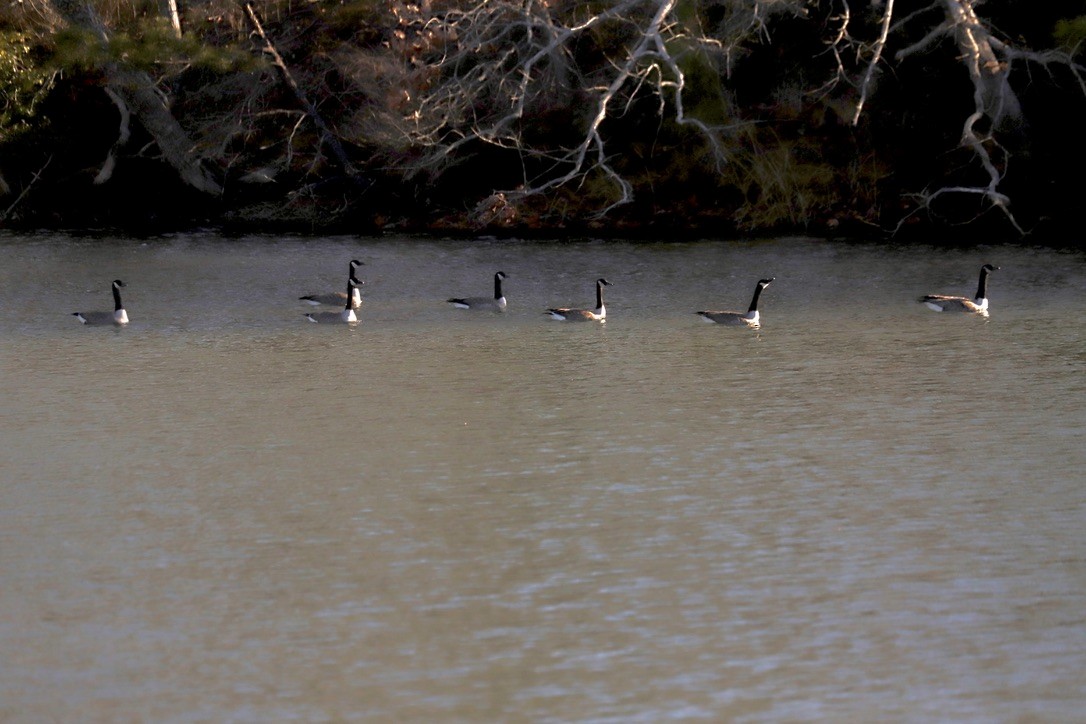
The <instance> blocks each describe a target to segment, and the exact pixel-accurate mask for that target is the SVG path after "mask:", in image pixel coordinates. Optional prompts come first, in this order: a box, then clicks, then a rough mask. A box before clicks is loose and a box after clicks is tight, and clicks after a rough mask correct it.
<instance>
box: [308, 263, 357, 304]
mask: <svg viewBox="0 0 1086 724" xmlns="http://www.w3.org/2000/svg"><path fill="white" fill-rule="evenodd" d="M360 266H365V264H363V263H362V262H360V261H358V260H357V259H351V272H350V275H349V276H348V279H350V280H352V281H354V283H355V285H356V286H355V287H354V288H353V289H354V291H353V292H351V307H352V308H354V309H358V308H359V307H361V306H362V292H361V291H359V289H358V286H357V285H360V284H365V282H363V281H362V280H360V279H359V278H358V277H357V276H355V270H356V269H358V267H360ZM298 299H299V300H301V301H303V302H306V303H308V304H312V305H313V306H315V307H316V306H320V305H321V304H327V305H328V306H330V307H338V306H341V305H343V304H344V303H345V302H346V301H347V295H346V294H344V293H343V292H328V293H327V294H307V295H306V296H304V297H298Z"/></svg>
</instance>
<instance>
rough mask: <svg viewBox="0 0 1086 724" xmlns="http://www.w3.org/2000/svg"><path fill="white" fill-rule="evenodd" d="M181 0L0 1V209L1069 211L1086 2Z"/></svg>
mask: <svg viewBox="0 0 1086 724" xmlns="http://www.w3.org/2000/svg"><path fill="white" fill-rule="evenodd" d="M900 5H901V4H900V3H899V6H900ZM177 11H178V14H177V16H176V17H177V22H176V23H175V22H173V15H172V14H171V2H170V0H161V2H159V4H153V3H147V2H146V0H95V2H93V3H91V2H82V1H81V0H20V1H18V2H8V3H5V4H4V5H3V6H0V226H7V227H22V228H41V227H51V228H75V229H82V228H100V227H111V228H117V229H122V230H127V231H134V232H141V231H161V230H168V229H184V228H192V227H198V226H214V227H220V228H225V229H244V230H257V229H261V230H274V229H291V230H312V231H351V232H360V233H365V232H373V231H378V230H381V229H385V228H395V229H399V230H410V231H440V232H442V233H458V232H463V233H479V232H481V231H487V232H495V231H504V232H506V233H516V234H522V235H524V234H531V233H539V234H554V233H592V234H597V235H598V234H607V233H615V234H622V235H636V234H638V233H651V234H659V233H661V232H662V231H663V232H666V233H672V234H684V233H691V234H703V235H716V236H730V235H734V234H740V233H753V234H768V233H796V232H800V233H811V234H836V235H850V236H882V235H897V236H898V237H906V238H907V237H909V236H910V235H919V234H925V235H927V234H931V233H933V232H946V231H947V230H948V229H951V228H952V229H953V230H954V232H953V233H954V234H956V235H958V236H962V237H979V236H985V237H989V238H992V237H1002V238H1014V237H1021V236H1035V237H1042V236H1047V237H1061V238H1067V237H1069V236H1072V235H1074V233H1075V232H1076V231H1077V229H1078V228H1079V227H1080V226H1081V223H1082V222H1081V213H1082V212H1081V199H1082V198H1083V192H1084V190H1086V182H1084V180H1083V179H1084V173H1086V133H1084V131H1083V129H1084V128H1086V67H1084V65H1083V64H1084V62H1086V60H1084V59H1086V50H1084V47H1086V16H1084V15H1083V14H1082V13H1083V6H1082V3H1081V1H1076V2H1068V1H1066V0H1050V1H1049V2H1034V3H1026V2H1000V3H996V2H991V3H985V2H982V0H936V1H935V2H932V3H931V4H930V5H928V6H919V5H916V4H912V3H910V4H909V7H908V8H907V9H904V8H900V7H899V8H898V9H894V3H893V2H887V1H886V0H883V2H844V1H843V0H819V1H809V2H803V1H801V0H716V1H713V0H680V1H677V2H669V1H668V0H642V1H634V0H614V1H612V2H596V3H584V2H563V1H562V0H517V2H509V1H505V0H490V1H488V2H476V3H470V2H469V3H465V2H456V1H455V0H450V1H448V2H442V1H441V0H429V1H427V0H418V2H402V1H401V0H388V1H373V0H343V1H342V2H332V1H328V0H315V1H312V2H297V1H296V0H292V2H283V1H282V0H262V1H261V2H254V3H250V4H240V5H239V4H235V3H230V2H225V1H223V0H207V1H200V2H198V1H191V2H187V3H183V4H180V5H178V6H177ZM906 13H908V14H906Z"/></svg>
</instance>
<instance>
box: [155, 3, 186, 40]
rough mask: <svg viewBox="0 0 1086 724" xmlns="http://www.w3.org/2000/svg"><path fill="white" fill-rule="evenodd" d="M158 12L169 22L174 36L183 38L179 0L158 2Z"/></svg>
mask: <svg viewBox="0 0 1086 724" xmlns="http://www.w3.org/2000/svg"><path fill="white" fill-rule="evenodd" d="M158 11H159V13H161V14H162V17H164V18H166V20H168V21H169V23H170V27H171V28H173V33H174V35H176V36H177V38H178V39H180V38H181V15H180V13H178V11H177V0H158Z"/></svg>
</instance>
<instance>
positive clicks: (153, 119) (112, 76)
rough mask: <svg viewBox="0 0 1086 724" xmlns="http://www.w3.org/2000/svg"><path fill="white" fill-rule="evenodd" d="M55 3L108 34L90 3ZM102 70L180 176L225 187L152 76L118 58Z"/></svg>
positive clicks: (203, 187)
mask: <svg viewBox="0 0 1086 724" xmlns="http://www.w3.org/2000/svg"><path fill="white" fill-rule="evenodd" d="M52 3H53V5H54V7H55V8H56V9H57V11H58V13H59V15H60V16H61V17H62V18H64V20H65V21H67V22H68V23H70V24H72V25H75V26H77V27H81V28H85V29H87V30H91V31H93V32H94V33H95V34H96V35H98V36H100V37H101V38H102V40H103V41H105V40H107V39H108V38H109V31H108V30H107V29H106V27H105V23H103V22H102V19H101V18H100V17H99V16H98V14H97V13H96V12H95V11H94V9H93V8H92V7H91V6H89V5H87V4H84V3H83V2H80V0H52ZM103 71H104V72H105V76H106V83H107V84H108V85H109V88H110V89H111V90H112V91H113V93H114V94H116V97H119V98H120V99H121V101H122V102H123V103H124V104H125V106H127V107H128V109H129V110H130V111H131V112H132V115H134V116H135V117H136V118H137V119H138V120H139V122H140V124H141V125H142V126H143V127H144V128H145V129H146V130H147V132H148V133H149V134H151V137H152V138H154V140H155V143H156V144H157V145H158V148H159V150H160V151H161V152H162V156H163V157H164V158H165V159H166V162H167V163H169V164H170V165H171V166H173V168H174V169H175V170H176V171H177V173H178V175H180V176H181V179H182V180H183V181H184V182H185V183H186V184H188V185H189V186H191V187H193V188H195V189H197V190H199V191H203V192H205V193H209V194H216V195H218V194H220V193H222V187H221V186H219V184H218V182H217V181H216V180H215V179H214V177H213V176H212V175H211V173H210V172H208V170H207V169H206V168H205V167H204V165H203V163H202V162H201V159H200V158H199V157H198V156H197V155H196V153H195V151H194V145H195V144H194V143H193V142H192V140H191V139H190V138H189V137H188V134H187V133H186V132H185V129H184V128H182V127H181V124H180V123H178V122H177V119H176V118H174V116H173V114H172V113H171V112H170V109H169V108H168V107H167V105H166V101H165V99H164V98H163V97H162V95H161V94H160V93H159V91H158V89H157V88H156V87H155V83H154V81H153V80H152V79H151V77H150V76H149V75H147V74H146V73H144V72H142V71H137V70H132V69H131V68H127V67H125V66H124V65H123V64H122V63H119V62H116V61H110V62H107V63H106V64H105V67H104V68H103Z"/></svg>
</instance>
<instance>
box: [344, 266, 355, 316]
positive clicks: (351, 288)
mask: <svg viewBox="0 0 1086 724" xmlns="http://www.w3.org/2000/svg"><path fill="white" fill-rule="evenodd" d="M353 276H354V275H353V274H352V278H351V279H348V280H347V304H346V305H344V307H343V309H344V310H347V309H350V308H351V303H352V302H353V301H354V300H353V299H352V296H353V295H354V290H355V281H354V278H353Z"/></svg>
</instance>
